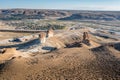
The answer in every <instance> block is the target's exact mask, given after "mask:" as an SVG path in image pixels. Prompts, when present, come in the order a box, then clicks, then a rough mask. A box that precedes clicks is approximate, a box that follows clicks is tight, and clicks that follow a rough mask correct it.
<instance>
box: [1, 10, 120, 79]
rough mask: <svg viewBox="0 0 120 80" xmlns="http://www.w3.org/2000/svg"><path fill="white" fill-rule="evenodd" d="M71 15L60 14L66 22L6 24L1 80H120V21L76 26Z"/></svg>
mask: <svg viewBox="0 0 120 80" xmlns="http://www.w3.org/2000/svg"><path fill="white" fill-rule="evenodd" d="M10 12H12V13H15V11H9V10H8V11H7V10H5V11H1V14H3V13H7V15H12V16H13V14H11V13H10ZM16 12H17V10H16ZM23 12H24V10H23ZM28 12H29V10H28V11H26V12H24V14H25V15H28V14H27V13H28ZM65 12H66V11H60V12H59V13H58V12H57V11H55V12H54V13H55V14H54V16H55V17H56V15H57V17H60V18H61V19H60V20H53V19H52V20H48V19H47V20H46V19H44V20H38V19H37V20H36V19H24V20H7V21H6V20H1V21H0V80H120V27H119V20H117V21H115V20H114V21H111V20H110V21H106V20H100V21H96V20H94V21H93V20H87V21H85V20H83V21H79V20H77V21H76V17H73V16H76V15H71V14H73V13H74V11H73V12H70V11H68V13H69V14H67V13H66V14H67V15H65V14H64V18H62V17H63V13H65ZM36 13H37V12H36ZM45 13H46V15H47V14H48V13H50V12H49V11H48V13H47V12H44V14H45ZM77 13H79V12H77V11H76V13H75V14H77ZM89 13H90V12H89ZM101 13H102V12H101ZM15 14H16V13H15ZM31 14H33V13H31ZM51 14H52V11H51ZM51 14H49V15H51ZM58 14H62V17H61V15H59V16H58ZM81 14H82V13H81ZM96 14H97V15H96V16H98V13H96ZM107 14H108V13H106V15H107ZM111 14H113V15H116V14H117V13H116V12H112V13H111ZM49 15H48V16H49ZM68 15H71V16H69V17H68ZM86 15H88V14H86ZM89 15H92V13H90V14H89ZM65 16H67V17H66V18H65ZM82 16H83V14H82ZM84 16H85V15H84ZM2 17H3V18H5V19H6V17H5V14H3V16H2ZM52 17H53V16H52ZM71 17H73V18H72V19H74V21H73V20H72V21H71V20H70V19H71ZM69 18H70V19H69ZM68 19H69V20H68ZM100 19H101V18H100ZM102 19H103V18H102ZM107 19H108V18H107ZM2 30H4V31H2ZM32 30H35V31H32ZM16 31H17V32H16Z"/></svg>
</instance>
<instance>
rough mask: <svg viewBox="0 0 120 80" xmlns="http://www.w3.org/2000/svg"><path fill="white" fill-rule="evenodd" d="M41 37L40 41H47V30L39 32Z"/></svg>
mask: <svg viewBox="0 0 120 80" xmlns="http://www.w3.org/2000/svg"><path fill="white" fill-rule="evenodd" d="M39 39H40V43H45V42H46V33H45V32H41V33H40V34H39Z"/></svg>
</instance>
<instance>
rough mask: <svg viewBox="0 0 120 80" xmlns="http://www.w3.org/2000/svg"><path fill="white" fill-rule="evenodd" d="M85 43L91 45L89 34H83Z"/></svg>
mask: <svg viewBox="0 0 120 80" xmlns="http://www.w3.org/2000/svg"><path fill="white" fill-rule="evenodd" d="M83 43H85V44H86V45H90V40H89V35H88V32H84V33H83Z"/></svg>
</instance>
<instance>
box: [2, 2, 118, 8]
mask: <svg viewBox="0 0 120 80" xmlns="http://www.w3.org/2000/svg"><path fill="white" fill-rule="evenodd" d="M0 8H1V9H7V8H32V9H74V10H120V0H0Z"/></svg>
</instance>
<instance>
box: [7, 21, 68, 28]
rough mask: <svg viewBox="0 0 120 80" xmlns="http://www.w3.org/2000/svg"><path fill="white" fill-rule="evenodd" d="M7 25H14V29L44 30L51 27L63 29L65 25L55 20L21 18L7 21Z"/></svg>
mask: <svg viewBox="0 0 120 80" xmlns="http://www.w3.org/2000/svg"><path fill="white" fill-rule="evenodd" d="M7 25H12V26H14V27H16V28H15V29H27V30H46V29H49V28H50V27H52V28H53V29H56V30H57V29H65V28H66V26H67V25H65V24H63V23H59V22H55V21H40V20H38V21H37V20H23V21H21V20H20V21H9V22H7Z"/></svg>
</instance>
